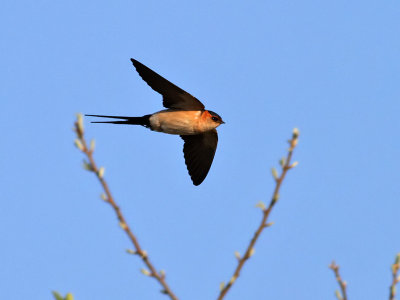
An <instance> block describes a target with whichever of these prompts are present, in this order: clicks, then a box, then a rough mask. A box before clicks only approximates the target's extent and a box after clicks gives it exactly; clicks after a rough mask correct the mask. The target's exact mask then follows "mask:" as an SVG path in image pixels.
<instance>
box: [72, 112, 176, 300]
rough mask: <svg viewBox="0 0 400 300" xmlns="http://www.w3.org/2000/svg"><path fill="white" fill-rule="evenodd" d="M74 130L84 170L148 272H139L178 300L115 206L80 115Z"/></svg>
mask: <svg viewBox="0 0 400 300" xmlns="http://www.w3.org/2000/svg"><path fill="white" fill-rule="evenodd" d="M74 130H75V132H76V135H77V139H76V140H75V145H76V146H77V147H78V149H79V150H80V151H81V152H82V153H84V154H85V155H86V157H87V159H88V160H89V161H88V162H87V161H84V168H85V169H87V170H88V171H91V172H93V173H94V174H96V177H97V179H98V180H99V181H100V184H101V186H102V187H103V190H104V194H102V198H103V200H104V201H105V202H107V203H109V204H110V205H111V206H112V208H113V209H114V211H115V213H116V215H117V218H118V221H119V225H120V226H121V228H122V229H123V230H124V231H125V233H126V234H127V235H128V237H129V239H130V240H131V242H132V244H133V246H134V248H135V251H128V252H129V253H131V254H136V255H138V256H139V257H140V258H141V259H142V261H143V262H144V264H145V265H146V266H147V268H148V270H146V269H142V270H141V271H142V273H143V274H144V275H147V276H150V277H153V278H154V279H156V280H157V281H158V282H159V283H160V284H161V286H162V287H163V290H162V293H163V294H166V295H168V296H169V297H170V298H171V299H172V300H178V297H177V296H175V294H174V293H173V292H172V290H171V288H170V287H169V286H168V284H167V282H166V280H165V272H164V271H160V272H158V271H157V270H156V268H155V267H154V265H153V264H152V263H151V262H150V259H149V256H148V254H147V252H146V251H145V250H143V249H142V247H141V246H140V244H139V242H138V240H137V238H136V236H135V235H134V234H133V232H132V230H131V229H130V228H129V226H128V224H127V222H126V220H125V217H124V216H123V214H122V212H121V210H120V208H119V207H118V205H117V204H116V202H115V200H114V198H113V196H112V194H111V191H110V188H109V187H108V184H107V182H106V181H105V180H104V177H103V175H104V168H103V167H101V168H98V167H97V165H96V163H95V161H94V158H93V151H94V142H91V145H90V147H88V146H87V142H86V140H85V138H84V130H83V117H82V115H80V114H79V115H78V116H77V121H76V122H75V128H74Z"/></svg>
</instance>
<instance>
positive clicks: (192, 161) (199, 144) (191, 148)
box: [181, 129, 218, 185]
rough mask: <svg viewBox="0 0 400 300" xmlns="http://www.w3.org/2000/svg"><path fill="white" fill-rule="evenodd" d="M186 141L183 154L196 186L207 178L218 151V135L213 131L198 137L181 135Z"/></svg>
mask: <svg viewBox="0 0 400 300" xmlns="http://www.w3.org/2000/svg"><path fill="white" fill-rule="evenodd" d="M181 138H182V139H183V140H184V141H185V144H184V145H183V153H184V156H185V163H186V166H187V169H188V171H189V175H190V177H191V178H192V181H193V184H194V185H199V184H201V183H202V182H203V180H204V179H205V178H206V176H207V174H208V171H209V170H210V168H211V164H212V162H213V159H214V155H215V150H217V144H218V134H217V131H216V130H215V129H214V130H211V131H207V132H204V133H202V134H198V135H181Z"/></svg>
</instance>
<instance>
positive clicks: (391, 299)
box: [389, 253, 400, 300]
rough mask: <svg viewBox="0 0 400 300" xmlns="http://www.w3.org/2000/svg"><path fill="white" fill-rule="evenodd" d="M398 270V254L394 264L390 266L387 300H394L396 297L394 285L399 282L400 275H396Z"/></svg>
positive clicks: (399, 255)
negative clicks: (390, 282)
mask: <svg viewBox="0 0 400 300" xmlns="http://www.w3.org/2000/svg"><path fill="white" fill-rule="evenodd" d="M399 270H400V253H398V254H397V255H396V259H395V260H394V264H393V265H392V278H393V279H392V284H391V285H390V296H389V300H394V299H395V297H396V285H397V284H398V283H399V282H400V275H397V274H398V272H399Z"/></svg>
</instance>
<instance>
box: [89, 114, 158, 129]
mask: <svg viewBox="0 0 400 300" xmlns="http://www.w3.org/2000/svg"><path fill="white" fill-rule="evenodd" d="M85 116H88V117H101V118H111V119H122V120H123V121H121V120H120V121H93V122H91V123H109V124H127V125H142V126H144V127H150V116H151V115H145V116H143V117H122V116H103V115H85Z"/></svg>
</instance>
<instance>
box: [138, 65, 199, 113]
mask: <svg viewBox="0 0 400 300" xmlns="http://www.w3.org/2000/svg"><path fill="white" fill-rule="evenodd" d="M131 61H132V63H133V65H134V66H135V68H136V71H137V72H138V73H139V75H140V77H142V79H143V80H144V81H146V83H147V84H148V85H149V86H150V87H151V88H152V89H153V90H155V91H156V92H158V93H160V94H161V95H163V106H164V107H166V108H176V109H184V110H203V109H204V105H203V104H202V103H201V102H200V101H199V100H198V99H196V98H195V97H193V96H192V95H190V94H189V93H187V92H185V91H184V90H182V89H181V88H180V87H177V86H176V85H175V84H173V83H172V82H169V81H168V80H167V79H165V78H164V77H162V76H160V75H158V74H157V73H156V72H154V71H153V70H151V69H149V68H148V67H146V66H145V65H143V64H142V63H140V62H138V61H137V60H135V59H133V58H131Z"/></svg>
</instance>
